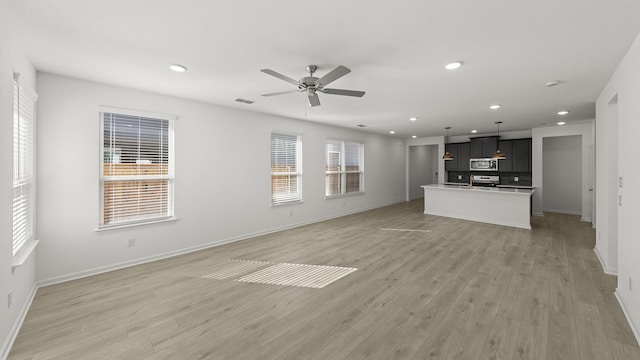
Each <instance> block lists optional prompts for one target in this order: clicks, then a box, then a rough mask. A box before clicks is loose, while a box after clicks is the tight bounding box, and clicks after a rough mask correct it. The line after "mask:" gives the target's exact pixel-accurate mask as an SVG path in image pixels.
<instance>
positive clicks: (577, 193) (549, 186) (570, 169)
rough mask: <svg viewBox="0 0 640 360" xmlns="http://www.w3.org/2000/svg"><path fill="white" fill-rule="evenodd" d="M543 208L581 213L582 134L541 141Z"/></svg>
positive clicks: (545, 209)
mask: <svg viewBox="0 0 640 360" xmlns="http://www.w3.org/2000/svg"><path fill="white" fill-rule="evenodd" d="M542 171H543V172H542V188H543V189H544V192H543V194H542V197H543V205H542V206H543V210H544V211H550V212H559V213H565V214H577V215H581V214H582V136H577V135H573V136H557V137H546V138H544V139H543V141H542Z"/></svg>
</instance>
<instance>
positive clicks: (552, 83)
mask: <svg viewBox="0 0 640 360" xmlns="http://www.w3.org/2000/svg"><path fill="white" fill-rule="evenodd" d="M558 85H560V81H558V80H553V81H549V82H548V83H546V84H544V86H546V87H554V86H558Z"/></svg>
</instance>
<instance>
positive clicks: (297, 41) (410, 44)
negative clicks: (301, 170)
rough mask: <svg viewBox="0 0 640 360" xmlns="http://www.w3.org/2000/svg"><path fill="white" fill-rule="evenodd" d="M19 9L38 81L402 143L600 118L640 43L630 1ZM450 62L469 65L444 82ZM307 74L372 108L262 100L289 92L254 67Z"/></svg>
mask: <svg viewBox="0 0 640 360" xmlns="http://www.w3.org/2000/svg"><path fill="white" fill-rule="evenodd" d="M10 2H11V4H12V6H13V7H14V9H15V12H16V14H17V16H18V18H19V19H18V20H19V21H18V22H19V23H21V24H22V25H23V26H22V27H21V28H20V31H18V32H17V33H16V34H15V36H16V37H18V38H19V40H22V41H23V42H24V43H25V44H26V45H25V48H24V50H25V52H26V54H27V56H28V57H29V59H30V60H31V62H32V63H33V64H34V66H35V67H36V69H38V70H39V71H45V72H51V73H56V74H62V75H68V76H72V77H77V78H82V79H88V80H94V81H99V82H104V83H109V84H115V85H121V86H126V87H131V88H137V89H142V90H148V91H153V92H157V93H162V94H169V95H174V96H178V97H183V98H189V99H194V100H199V101H204V102H208V103H212V104H218V105H222V106H228V107H234V108H238V109H243V110H248V111H256V112H261V113H268V114H274V115H281V116H286V117H291V118H296V119H304V120H310V121H318V122H323V123H328V124H333V125H338V126H345V127H352V128H353V127H354V126H355V125H357V124H365V125H367V128H366V129H365V131H373V132H379V133H388V131H389V130H396V132H397V133H396V136H398V137H402V138H406V137H410V136H411V135H417V136H418V137H422V136H434V135H442V134H443V133H444V130H443V128H444V127H445V126H452V127H453V128H452V129H451V131H450V135H462V134H468V133H469V131H470V130H471V129H478V130H479V132H480V133H490V132H495V127H496V126H495V125H494V122H495V121H503V122H504V123H503V124H502V125H501V127H500V130H501V131H502V130H504V131H511V130H524V129H531V128H532V127H538V126H540V124H541V123H550V124H555V122H556V121H557V119H558V118H559V116H558V115H556V112H557V111H559V110H562V109H568V110H570V111H571V113H570V114H569V115H568V116H566V117H565V118H566V120H567V121H569V122H571V121H577V120H583V119H590V118H593V117H594V116H595V114H594V101H595V100H596V97H597V96H598V94H599V93H600V91H601V90H602V88H603V87H604V85H605V84H606V82H607V80H608V79H609V77H610V76H611V74H612V73H613V71H614V70H615V67H616V66H617V64H618V63H619V62H620V60H621V59H622V57H623V56H624V54H625V52H626V51H627V49H628V48H629V46H630V45H631V43H632V42H633V40H634V38H635V37H636V36H637V34H638V32H639V31H640V1H637V0H516V1H514V0H482V1H478V0H444V1H443V0H438V1H435V0H404V1H400V0H399V1H389V0H367V1H365V0H324V1H313V2H312V1H308V0H278V1H276V0H236V1H211V0H189V1H181V2H180V1H166V0H135V1H134V0H128V1H127V0H101V1H97V0H57V1H42V0H10ZM454 60H462V61H464V63H465V65H464V66H463V67H462V68H460V69H459V70H457V71H446V70H444V68H443V66H444V65H445V64H446V63H448V62H451V61H454ZM170 63H179V64H183V65H185V66H187V67H188V69H189V70H188V71H187V72H185V73H181V74H179V73H174V72H172V71H170V70H169V69H168V67H167V66H168V64H170ZM308 64H315V65H318V66H319V69H318V72H317V73H316V76H319V77H321V76H322V75H323V74H325V73H327V72H328V71H330V70H332V69H333V68H334V67H336V66H337V65H344V66H346V67H348V68H350V69H351V70H352V72H351V73H350V74H348V75H346V76H345V77H343V78H341V79H338V80H336V81H335V82H334V83H332V84H331V85H330V86H329V87H331V88H341V89H352V90H364V91H366V95H365V96H364V97H362V98H353V97H345V96H335V95H327V94H320V101H321V102H322V105H321V106H319V107H314V108H309V107H308V106H307V105H306V97H305V95H304V94H302V93H292V94H287V95H282V96H275V97H262V96H261V94H264V93H270V92H277V91H285V90H292V89H293V85H291V84H289V83H286V82H284V81H281V80H279V79H276V78H274V77H271V76H268V75H266V74H264V73H262V72H260V71H259V70H260V69H263V68H269V69H273V70H275V71H277V72H280V73H282V74H284V75H287V76H289V77H291V78H294V79H298V78H300V77H303V76H305V69H304V68H305V66H306V65H308ZM551 80H560V81H562V84H561V85H560V86H556V87H552V88H547V87H545V86H544V84H545V83H546V82H548V81H551ZM238 97H239V98H244V99H249V100H253V101H255V103H254V104H252V105H247V104H242V103H237V102H235V101H234V99H236V98H238ZM493 103H500V104H502V105H504V107H503V108H502V109H501V110H498V111H491V110H489V109H488V106H489V105H490V104H493ZM146 110H153V109H146ZM411 116H417V117H418V118H419V120H418V121H416V122H410V121H409V120H408V119H409V117H411Z"/></svg>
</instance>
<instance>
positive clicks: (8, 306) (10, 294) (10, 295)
mask: <svg viewBox="0 0 640 360" xmlns="http://www.w3.org/2000/svg"><path fill="white" fill-rule="evenodd" d="M629 281H631V279H629ZM629 286H631V285H629ZM12 303H13V294H12V293H11V291H9V293H7V308H10V307H11V304H12Z"/></svg>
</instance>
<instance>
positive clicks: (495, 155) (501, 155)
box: [491, 121, 507, 160]
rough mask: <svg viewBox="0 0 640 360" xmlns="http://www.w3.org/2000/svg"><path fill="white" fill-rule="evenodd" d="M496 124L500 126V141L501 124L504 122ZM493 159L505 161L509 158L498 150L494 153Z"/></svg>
mask: <svg viewBox="0 0 640 360" xmlns="http://www.w3.org/2000/svg"><path fill="white" fill-rule="evenodd" d="M495 124H496V125H498V140H500V124H502V121H496V122H495ZM491 158H492V159H498V160H504V159H506V158H507V156H506V155H505V154H504V153H503V152H502V151H500V149H498V150H496V152H495V153H493V156H491Z"/></svg>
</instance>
